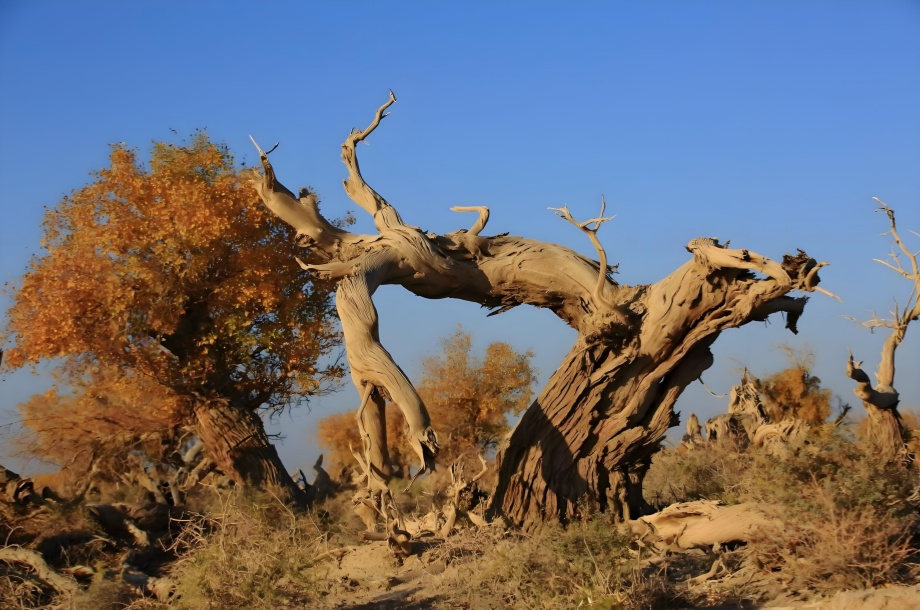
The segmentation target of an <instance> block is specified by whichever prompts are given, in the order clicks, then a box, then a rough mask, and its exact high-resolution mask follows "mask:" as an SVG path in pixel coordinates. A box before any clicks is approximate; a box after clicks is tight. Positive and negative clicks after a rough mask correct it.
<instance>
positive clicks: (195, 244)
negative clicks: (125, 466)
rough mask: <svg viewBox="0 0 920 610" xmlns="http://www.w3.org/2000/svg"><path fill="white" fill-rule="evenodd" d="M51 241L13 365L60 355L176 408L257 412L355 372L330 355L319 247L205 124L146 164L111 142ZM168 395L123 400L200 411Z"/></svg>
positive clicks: (334, 329) (50, 221) (11, 320)
mask: <svg viewBox="0 0 920 610" xmlns="http://www.w3.org/2000/svg"><path fill="white" fill-rule="evenodd" d="M42 246H43V247H44V249H45V250H46V253H45V255H44V256H42V257H40V258H36V259H35V260H33V261H32V262H31V264H30V267H29V269H28V271H27V273H26V274H25V276H24V277H23V279H22V281H21V284H20V286H19V287H18V290H16V291H15V293H14V294H13V304H12V307H11V309H10V310H9V314H8V324H7V326H6V328H5V329H4V331H3V336H2V337H0V339H2V343H6V344H8V345H9V349H7V350H6V353H5V358H4V360H5V362H4V365H5V366H7V367H11V368H16V367H21V366H26V365H32V364H35V363H38V362H40V361H43V360H46V359H50V358H59V359H61V360H60V362H61V365H60V373H61V374H62V379H63V381H64V383H67V384H73V383H75V382H77V381H79V380H85V378H86V377H87V375H89V376H90V377H91V376H92V375H93V374H95V372H97V371H99V370H107V371H112V370H121V371H126V373H125V374H126V375H129V376H130V377H131V379H132V380H137V379H141V378H143V379H145V387H148V388H149V387H153V386H159V388H158V389H156V390H155V392H166V393H167V394H169V393H172V394H173V395H174V396H173V399H171V400H172V402H176V403H177V404H178V402H177V401H178V398H176V397H182V398H183V399H187V400H199V399H200V400H206V399H214V398H220V399H227V400H229V401H231V403H233V404H235V405H237V406H242V407H243V408H248V409H255V408H258V407H260V406H268V407H281V406H284V405H286V404H290V403H292V402H295V401H297V400H298V399H302V398H304V397H306V396H308V395H310V394H314V393H316V392H317V391H319V389H320V388H322V387H323V384H324V382H327V381H328V380H330V379H334V378H337V377H339V376H341V374H342V373H343V370H342V367H341V366H338V365H333V366H331V367H329V368H328V369H325V370H321V367H320V366H319V365H318V360H319V359H320V358H322V357H323V356H324V355H326V354H328V353H329V352H330V351H331V350H332V349H334V348H335V347H336V346H338V345H339V344H340V342H341V338H340V333H339V330H338V326H337V320H336V317H335V310H334V306H333V304H332V300H331V289H332V286H331V285H329V284H326V283H321V282H315V281H314V280H313V278H312V277H311V276H310V275H309V274H308V273H307V272H306V271H304V270H302V269H301V268H300V267H299V266H298V265H297V264H296V262H295V260H294V257H295V256H299V257H300V258H302V259H306V260H311V257H310V256H309V253H306V252H304V251H303V250H302V249H300V248H298V247H297V246H296V245H295V243H294V232H293V230H292V229H290V228H289V227H288V226H287V225H286V224H284V223H283V222H281V221H280V220H278V219H277V218H276V217H275V216H274V215H273V214H272V213H271V212H269V211H268V210H267V209H266V208H265V207H264V206H263V205H262V204H260V203H259V202H258V199H257V197H256V196H255V193H254V192H253V190H252V188H251V186H250V185H249V184H248V182H247V179H246V176H245V170H242V169H240V168H238V167H237V166H236V165H235V164H234V161H233V158H232V157H231V155H230V154H229V152H228V151H227V149H226V148H225V147H223V146H221V145H217V144H215V143H213V142H211V141H210V140H209V139H208V137H207V136H206V135H204V134H201V133H199V134H196V135H195V136H193V137H192V138H191V140H190V141H189V142H188V143H186V144H184V145H180V146H176V145H173V144H167V143H163V142H159V143H155V144H154V145H153V148H152V151H151V153H150V160H149V164H148V166H146V167H145V166H144V165H143V164H142V163H141V162H140V161H139V159H138V155H137V153H136V152H135V151H133V150H130V149H128V148H126V147H125V146H124V145H115V146H114V147H113V149H112V152H111V157H110V165H109V167H106V168H104V169H101V170H99V171H98V172H96V173H95V174H94V175H93V181H92V182H91V183H90V184H87V185H86V186H84V187H82V188H80V189H78V190H76V191H73V192H72V193H71V194H70V195H69V196H67V197H65V198H64V199H63V200H62V201H61V202H60V204H59V205H58V206H57V207H55V208H53V209H50V210H49V211H48V212H47V214H46V216H45V220H44V237H43V239H42ZM79 382H80V383H84V382H83V381H79ZM132 382H133V381H132ZM84 385H86V384H85V383H84ZM90 385H91V384H90ZM49 400H50V399H49ZM56 400H64V401H65V402H66V401H67V400H69V399H63V398H60V397H58V398H56ZM73 400H81V401H91V400H92V399H91V397H84V398H79V397H78V398H75V399H73ZM166 404H171V401H170V400H166V401H165V402H164V401H160V400H159V399H158V400H157V401H153V400H151V401H134V400H129V401H127V402H125V403H124V405H123V408H124V409H125V410H130V412H131V413H132V414H133V416H134V417H137V418H139V419H138V421H147V420H146V419H144V418H152V419H150V423H151V425H152V424H153V422H154V421H156V422H158V425H159V424H160V423H162V422H161V418H163V417H165V419H166V420H167V421H168V422H169V423H170V424H171V425H178V424H181V423H183V422H186V421H187V420H188V417H189V409H188V408H184V409H176V408H173V407H164V406H163V405H166ZM164 409H165V410H164Z"/></svg>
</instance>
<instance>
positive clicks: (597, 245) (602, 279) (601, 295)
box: [549, 196, 616, 306]
mask: <svg viewBox="0 0 920 610" xmlns="http://www.w3.org/2000/svg"><path fill="white" fill-rule="evenodd" d="M549 209H550V210H553V211H554V212H555V213H556V216H559V217H560V218H564V219H565V220H567V221H568V222H570V223H571V224H573V225H575V226H576V227H578V229H579V230H580V231H581V232H582V233H584V234H585V235H587V236H588V239H590V240H591V243H592V244H593V245H594V249H595V250H596V251H597V257H598V260H599V269H598V277H597V284H596V286H595V287H594V298H595V299H596V301H597V303H598V306H601V305H603V304H609V299H607V296H606V294H605V289H606V287H607V282H608V278H607V252H606V251H605V250H604V247H603V246H602V245H601V242H600V240H599V239H598V238H597V230H598V229H600V227H601V225H602V224H603V223H605V222H607V221H608V220H613V219H614V218H616V216H608V217H606V218H605V217H604V211H605V210H606V209H607V202H606V201H605V200H604V197H603V196H602V197H601V213H600V214H598V216H597V218H592V219H591V220H586V221H584V222H578V221H577V220H575V219H574V218H573V217H572V214H571V212H569V209H568V207H566V206H562V207H561V208H549ZM591 223H594V226H593V227H591V226H589V225H590V224H591ZM608 306H609V305H608Z"/></svg>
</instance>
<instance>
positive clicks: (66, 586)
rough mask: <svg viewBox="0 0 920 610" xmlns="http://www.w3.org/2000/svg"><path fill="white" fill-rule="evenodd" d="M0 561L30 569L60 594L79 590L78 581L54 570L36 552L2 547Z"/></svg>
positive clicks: (13, 547)
mask: <svg viewBox="0 0 920 610" xmlns="http://www.w3.org/2000/svg"><path fill="white" fill-rule="evenodd" d="M0 561H5V562H6V563H14V564H20V565H24V566H27V567H29V568H30V569H31V570H32V571H33V572H34V573H35V576H36V577H38V578H39V579H40V580H42V581H43V582H46V583H48V585H49V586H50V587H51V588H52V589H54V590H55V591H57V592H58V593H61V594H64V595H71V594H73V593H74V592H75V591H76V590H77V583H76V581H74V580H73V579H72V578H67V577H66V576H61V575H60V574H58V573H57V572H55V571H54V570H52V569H51V566H49V565H48V564H47V563H46V562H45V558H44V557H42V556H41V555H40V554H39V553H36V552H35V551H30V550H29V549H23V548H20V547H15V546H6V547H2V548H0Z"/></svg>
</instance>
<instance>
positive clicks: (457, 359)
mask: <svg viewBox="0 0 920 610" xmlns="http://www.w3.org/2000/svg"><path fill="white" fill-rule="evenodd" d="M441 346H442V349H443V351H442V352H441V353H440V354H439V355H436V356H428V357H426V358H425V359H424V360H423V361H422V369H423V372H422V379H421V381H420V382H419V386H418V391H419V395H420V396H421V397H422V399H423V400H424V401H425V404H426V405H427V406H428V410H429V412H430V413H431V414H432V420H433V421H434V422H436V426H435V429H436V432H437V434H438V439H439V440H440V442H441V453H440V456H441V457H442V458H443V463H445V464H449V463H451V462H453V461H455V460H457V459H460V458H462V457H464V456H469V457H475V455H478V454H481V453H487V452H489V451H491V450H493V449H495V448H496V447H497V446H498V444H499V442H500V441H501V439H502V437H503V436H504V435H505V434H507V432H508V430H509V425H508V415H518V414H520V413H521V411H523V410H524V409H525V408H526V407H527V405H529V404H530V401H531V397H532V391H531V388H532V386H533V383H534V381H535V380H536V376H535V373H534V370H533V368H532V366H531V359H532V357H533V354H532V353H531V352H530V351H527V352H523V353H522V352H517V351H515V350H514V349H513V348H512V347H511V346H510V345H508V344H507V343H503V342H500V341H496V342H494V343H492V344H490V345H489V346H488V347H487V348H486V352H485V356H484V357H481V358H479V357H477V356H476V355H475V354H474V353H473V345H472V337H471V335H470V333H468V332H466V331H464V330H462V329H458V330H457V331H456V332H455V333H454V334H452V335H451V336H449V337H447V338H446V339H444V340H443V341H442V342H441ZM355 415H356V411H350V412H348V413H337V414H334V415H330V416H328V417H326V418H324V419H322V420H321V421H320V422H319V426H318V428H317V436H318V437H319V442H320V443H321V444H322V445H323V446H324V447H328V448H329V449H330V451H331V456H330V457H331V458H332V461H333V462H336V461H338V462H339V463H342V464H349V465H351V464H354V463H355V460H354V457H353V456H352V454H351V450H352V449H353V450H354V451H356V452H358V453H359V455H360V453H361V452H362V448H363V443H362V440H361V438H360V434H359V432H358V429H357V427H356V426H355V425H354V422H355ZM386 422H387V426H386V433H387V437H388V438H389V439H391V441H395V442H392V443H391V444H392V448H391V450H390V466H391V468H392V470H394V471H395V472H397V473H401V474H402V475H403V476H407V475H408V469H409V467H410V466H411V465H412V463H413V458H414V454H413V453H410V450H409V449H408V447H409V444H408V443H407V442H403V441H405V438H404V436H405V425H404V422H403V419H402V418H401V417H400V416H399V415H398V414H397V413H394V409H387V416H386ZM403 448H405V449H406V450H405V451H402V449H403Z"/></svg>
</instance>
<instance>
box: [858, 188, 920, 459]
mask: <svg viewBox="0 0 920 610" xmlns="http://www.w3.org/2000/svg"><path fill="white" fill-rule="evenodd" d="M875 201H876V202H877V203H878V204H879V208H878V209H877V210H876V211H877V212H882V213H884V214H885V216H887V217H888V222H889V225H890V226H891V229H890V231H889V234H890V235H891V237H892V240H893V241H894V245H895V247H896V249H895V250H894V251H893V252H892V254H891V260H892V262H890V263H889V262H887V261H883V260H879V259H875V261H876V262H878V263H881V264H882V265H884V266H886V267H888V268H889V269H891V270H893V271H895V272H896V273H898V274H899V275H901V276H903V277H904V278H905V279H907V280H908V281H909V282H910V283H911V291H910V294H909V296H908V298H907V302H906V304H905V305H904V307H903V308H899V307H898V305H897V303H895V308H894V311H893V312H892V314H893V318H892V319H890V320H880V319H878V318H873V319H872V320H868V321H865V322H860V324H861V325H862V326H865V327H867V328H869V329H871V330H875V329H878V328H886V329H889V330H890V334H889V335H888V337H887V338H886V339H885V342H884V343H883V344H882V353H881V357H880V358H879V363H878V367H877V368H876V371H875V386H873V385H872V382H871V381H870V379H869V375H868V374H866V372H865V371H864V370H862V362H856V361H854V359H853V354H852V352H851V353H850V357H849V360H848V361H847V368H846V375H847V377H849V378H850V379H852V380H853V381H855V382H856V387H855V388H854V389H853V393H854V394H856V396H858V397H859V399H860V401H862V404H863V407H865V409H866V414H867V415H868V416H869V440H870V442H871V443H872V445H873V446H874V449H875V451H876V452H877V454H878V456H879V458H880V459H881V460H883V461H886V462H895V461H902V462H910V461H912V459H913V458H912V457H911V456H910V454H909V453H908V451H907V449H906V443H907V442H908V441H909V439H910V433H909V431H908V430H906V429H904V426H903V425H902V424H901V415H900V413H898V403H899V401H900V396H899V394H898V391H897V390H896V389H895V387H894V375H895V353H896V351H897V349H898V346H900V345H901V342H902V341H904V336H905V335H906V333H907V327H908V325H909V324H910V323H911V322H913V321H914V320H916V319H917V318H920V294H918V292H920V264H918V261H917V253H915V252H912V251H911V250H910V249H908V247H907V246H906V245H905V244H904V242H903V241H902V240H901V236H900V234H899V233H898V228H897V223H896V221H895V212H894V210H893V209H891V208H890V207H888V205H887V204H885V203H884V202H883V201H880V200H879V199H876V200H875ZM900 255H903V256H904V257H905V258H906V259H907V261H908V268H905V267H904V266H903V265H902V263H901V260H900V257H899V256H900ZM850 319H852V318H850Z"/></svg>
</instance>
